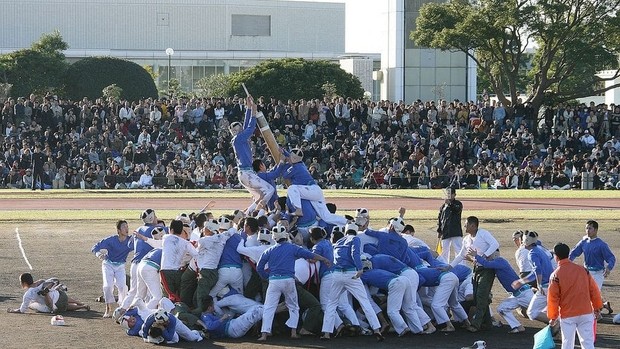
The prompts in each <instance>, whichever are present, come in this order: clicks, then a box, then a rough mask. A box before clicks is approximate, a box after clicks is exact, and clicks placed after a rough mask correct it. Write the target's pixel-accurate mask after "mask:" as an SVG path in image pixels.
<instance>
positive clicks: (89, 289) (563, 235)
mask: <svg viewBox="0 0 620 349" xmlns="http://www.w3.org/2000/svg"><path fill="white" fill-rule="evenodd" d="M333 201H334V202H336V204H338V206H339V207H340V208H342V209H347V210H349V209H354V208H356V207H359V206H360V200H359V199H355V198H350V199H334V200H333ZM463 201H464V204H465V207H466V208H467V207H471V206H476V208H477V209H488V210H491V209H514V210H518V209H522V208H530V209H531V208H553V209H559V210H566V212H567V217H566V219H565V220H557V221H544V220H531V221H527V222H524V221H516V222H508V223H491V222H484V221H483V223H482V224H481V227H483V228H485V229H488V230H490V231H492V232H493V233H494V235H495V236H496V237H497V238H498V240H499V241H500V244H501V246H502V247H503V248H502V252H503V255H504V256H505V257H506V258H507V259H509V260H510V261H513V260H514V257H513V251H514V249H513V246H512V241H511V238H510V236H511V234H512V232H513V231H514V230H516V229H530V230H536V231H538V232H539V233H540V234H541V238H542V240H543V241H544V242H545V244H546V245H547V246H551V245H553V244H554V243H555V242H557V241H563V242H566V243H568V244H569V245H571V246H572V245H574V244H575V243H576V242H577V241H578V240H579V239H580V237H581V236H582V235H583V234H584V232H583V226H584V223H585V222H583V221H573V220H571V219H570V210H576V209H579V208H583V207H588V208H601V209H603V208H604V209H610V212H609V220H605V221H601V220H599V224H600V229H599V233H600V236H601V237H602V238H603V239H604V240H605V241H607V242H608V243H609V244H610V246H611V247H612V250H613V251H614V253H615V254H616V255H617V256H619V257H620V236H619V234H618V232H619V231H620V230H619V228H620V225H619V224H618V223H617V221H616V220H614V218H616V217H617V216H618V209H620V202H618V200H614V201H610V202H603V201H601V200H592V201H587V200H532V199H530V200H524V199H521V200H501V201H496V200H495V201H494V200H481V199H476V200H463ZM200 202H204V201H203V200H200ZM440 203H441V200H429V199H424V200H415V201H414V200H411V199H410V200H408V201H406V202H402V201H399V200H397V199H382V200H367V199H364V203H363V206H365V207H368V208H370V209H371V210H373V209H391V210H395V209H397V208H398V207H399V206H401V205H405V207H407V208H410V209H436V208H438V207H439V205H440ZM245 204H247V200H239V199H231V200H224V199H221V200H220V199H218V206H219V208H227V209H228V208H230V209H233V208H237V207H239V206H242V205H245ZM146 207H152V208H155V209H179V211H182V210H186V209H191V208H196V207H200V205H199V204H198V201H192V200H174V199H171V200H157V201H152V200H123V201H122V202H119V201H118V200H114V199H105V200H102V199H88V200H80V199H72V200H68V199H56V200H53V201H52V200H27V199H24V200H21V199H17V200H10V202H9V200H0V212H2V211H6V210H32V212H33V214H32V220H30V221H28V222H5V223H0V231H2V234H1V235H0V260H1V261H2V266H3V269H4V272H3V273H1V274H0V305H1V306H2V307H3V308H4V309H6V308H8V307H13V308H14V307H17V306H19V304H20V302H21V296H22V291H21V289H20V288H19V284H18V281H17V280H18V276H19V274H20V273H22V272H25V271H29V267H28V263H30V264H31V265H32V268H33V270H32V271H31V272H32V273H33V275H34V277H35V278H41V277H50V276H56V277H59V278H61V279H62V280H63V281H64V282H65V283H66V285H67V286H68V287H69V295H70V296H72V297H74V298H77V299H80V300H82V301H85V302H88V303H89V304H91V306H92V311H90V312H82V311H80V312H74V313H68V314H66V316H65V319H66V322H67V326H64V327H55V326H51V325H50V322H49V320H50V315H42V314H28V315H19V314H7V313H6V312H0V322H1V323H4V324H5V328H8V331H5V332H7V333H6V334H5V335H3V336H2V337H3V341H2V347H3V348H24V347H34V348H37V347H43V346H45V347H51V348H68V347H74V348H95V347H97V348H100V347H106V348H117V347H118V348H127V347H131V348H135V347H137V348H140V347H150V346H151V345H150V344H145V343H142V341H141V340H140V339H138V338H134V337H127V336H126V335H125V334H124V333H123V332H122V331H121V329H120V328H119V327H118V325H115V324H114V323H113V322H112V321H111V320H109V319H102V318H101V315H102V312H103V310H104V305H103V304H102V303H95V302H94V299H95V298H96V297H98V296H99V295H100V294H101V267H100V262H99V260H98V259H97V258H95V257H94V256H93V255H92V254H91V253H90V248H91V246H92V245H93V244H94V243H95V242H96V241H98V240H99V239H101V238H103V237H105V236H108V235H110V234H113V233H114V232H115V229H114V222H102V221H93V222H82V221H79V220H76V221H70V222H54V223H51V224H50V223H47V222H44V221H40V220H37V215H36V210H39V209H51V208H53V209H76V210H79V209H100V210H106V209H114V208H123V209H134V208H135V209H136V214H135V216H136V217H137V216H138V215H139V213H140V212H141V211H142V209H144V208H146ZM76 215H77V216H79V211H76ZM480 218H481V219H483V217H480ZM374 223H375V225H377V226H378V225H379V224H380V223H379V222H374ZM409 223H413V224H414V226H415V227H416V229H417V232H418V233H417V234H418V236H419V237H420V238H422V239H424V240H425V241H427V242H428V243H429V244H432V243H433V241H435V234H434V233H433V228H434V224H435V222H433V221H416V222H409ZM139 224H140V222H138V221H137V220H132V221H130V229H131V228H135V227H137V226H138V225H139ZM18 237H19V239H21V242H22V246H23V249H24V253H23V254H22V252H21V250H20V248H19V243H18ZM618 273H619V272H618V271H617V270H614V272H612V274H611V276H610V278H609V279H608V280H606V283H605V287H604V291H603V292H604V295H605V296H606V298H607V299H608V300H610V301H611V302H612V306H613V305H615V307H616V308H617V309H615V310H617V311H620V275H619V274H618ZM503 297H505V292H504V291H503V290H502V289H501V288H500V287H499V284H498V283H497V282H496V283H495V288H494V306H496V305H497V304H498V302H499V301H500V300H501V299H502V298H503ZM521 321H522V322H523V323H524V325H525V326H526V328H527V331H526V332H525V333H524V334H521V335H507V334H506V332H507V331H508V328H507V327H506V326H504V327H503V328H499V329H497V328H496V329H492V330H489V331H484V332H480V333H477V334H470V333H468V332H466V331H463V330H458V331H457V332H456V333H452V334H447V335H446V334H443V333H436V334H433V335H430V336H414V335H411V336H407V337H404V338H398V337H396V336H395V335H393V334H392V335H389V336H388V339H387V340H386V342H384V343H381V344H377V343H376V342H375V341H374V339H373V338H372V337H358V338H343V339H334V340H332V341H331V342H328V343H325V342H322V341H319V340H318V339H317V338H312V337H306V338H304V339H302V340H301V341H292V340H289V339H287V338H284V337H281V338H280V337H275V338H270V341H269V342H268V343H267V344H258V342H256V341H255V338H253V337H246V338H244V339H242V340H226V341H215V342H214V341H210V340H207V341H206V343H198V344H196V343H180V344H178V345H176V346H177V347H183V348H198V347H205V346H208V347H212V346H215V347H226V348H234V349H244V348H257V347H262V348H276V347H302V348H330V347H336V346H337V347H339V348H376V347H380V348H381V347H392V346H400V347H408V348H409V347H413V348H461V347H462V346H467V345H471V344H472V343H473V342H474V341H476V340H485V341H486V342H487V345H488V348H531V347H532V343H533V340H532V336H533V334H534V333H535V332H536V331H537V330H538V329H540V328H541V327H542V326H543V324H540V323H534V322H532V321H529V320H525V319H521ZM619 329H620V327H616V326H615V325H613V324H612V323H611V317H610V316H605V317H604V319H603V320H602V322H600V323H599V324H598V332H599V333H598V337H597V338H598V341H597V343H596V347H597V348H619V347H620V335H619V334H618V330H619Z"/></svg>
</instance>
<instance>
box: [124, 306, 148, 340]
mask: <svg viewBox="0 0 620 349" xmlns="http://www.w3.org/2000/svg"><path fill="white" fill-rule="evenodd" d="M124 316H133V317H134V318H135V319H136V324H135V325H133V327H132V328H130V329H128V330H127V334H128V335H130V336H139V335H140V329H142V324H143V323H144V320H143V319H142V317H140V314H138V309H137V308H129V309H127V311H126V312H125V315H124Z"/></svg>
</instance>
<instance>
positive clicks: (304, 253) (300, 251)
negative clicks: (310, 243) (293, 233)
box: [295, 247, 316, 259]
mask: <svg viewBox="0 0 620 349" xmlns="http://www.w3.org/2000/svg"><path fill="white" fill-rule="evenodd" d="M295 257H297V258H305V259H314V257H316V256H315V255H314V253H312V252H311V251H309V250H306V249H305V248H303V247H298V248H297V251H295Z"/></svg>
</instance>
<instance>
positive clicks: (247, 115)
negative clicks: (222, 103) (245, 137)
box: [243, 108, 252, 129]
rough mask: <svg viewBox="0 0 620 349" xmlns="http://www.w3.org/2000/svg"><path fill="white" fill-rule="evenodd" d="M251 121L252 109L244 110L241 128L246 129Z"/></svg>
mask: <svg viewBox="0 0 620 349" xmlns="http://www.w3.org/2000/svg"><path fill="white" fill-rule="evenodd" d="M251 119H252V108H247V109H246V110H245V118H244V119H243V128H244V129H246V128H248V126H249V125H250V120H251Z"/></svg>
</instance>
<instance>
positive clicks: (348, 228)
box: [344, 223, 359, 235]
mask: <svg viewBox="0 0 620 349" xmlns="http://www.w3.org/2000/svg"><path fill="white" fill-rule="evenodd" d="M351 230H352V231H354V232H355V234H356V235H357V231H358V230H359V227H358V226H357V224H355V223H349V224H347V225H345V226H344V232H345V234H348V233H349V231H351Z"/></svg>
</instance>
